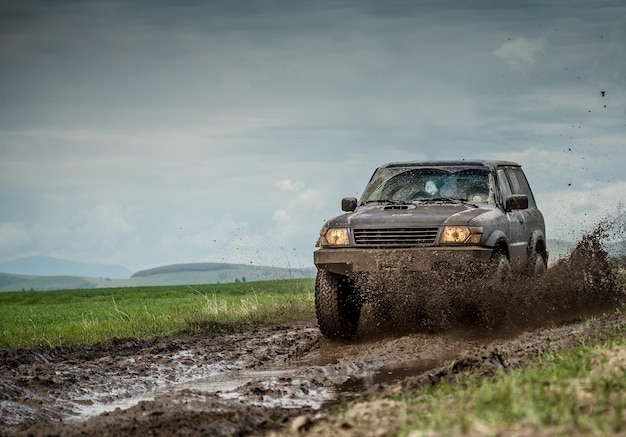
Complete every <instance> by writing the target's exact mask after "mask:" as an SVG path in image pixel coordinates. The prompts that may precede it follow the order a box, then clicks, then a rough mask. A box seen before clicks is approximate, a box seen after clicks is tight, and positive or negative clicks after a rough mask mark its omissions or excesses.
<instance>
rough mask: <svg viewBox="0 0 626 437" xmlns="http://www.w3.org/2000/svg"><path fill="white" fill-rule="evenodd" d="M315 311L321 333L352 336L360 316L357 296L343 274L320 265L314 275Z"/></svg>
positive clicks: (331, 336)
mask: <svg viewBox="0 0 626 437" xmlns="http://www.w3.org/2000/svg"><path fill="white" fill-rule="evenodd" d="M315 313H316V315H317V324H318V326H319V328H320V331H321V333H322V335H324V336H325V337H327V338H331V339H334V340H346V339H349V338H351V337H353V336H354V334H355V333H356V330H357V328H358V326H359V319H360V317H361V299H360V297H359V295H358V292H356V290H355V287H354V282H353V281H352V280H351V279H350V278H348V277H347V276H343V275H338V274H335V273H331V272H329V271H327V270H323V269H320V270H318V271H317V277H316V279H315Z"/></svg>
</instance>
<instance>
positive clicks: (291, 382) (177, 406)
mask: <svg viewBox="0 0 626 437" xmlns="http://www.w3.org/2000/svg"><path fill="white" fill-rule="evenodd" d="M599 229H600V228H599ZM605 237H606V233H603V232H602V231H597V232H596V233H592V234H591V235H589V236H586V237H585V238H583V239H582V240H581V242H580V244H579V245H578V246H577V248H576V249H575V250H574V251H573V253H572V254H571V256H570V257H568V258H567V259H565V260H562V261H560V262H558V263H557V264H556V265H554V266H553V267H552V268H550V269H549V270H548V272H547V273H546V274H544V275H543V276H542V277H541V278H539V279H538V280H537V281H536V282H533V283H528V282H526V283H524V284H522V281H521V280H520V278H512V279H511V280H510V281H509V282H507V283H505V284H502V283H499V284H487V285H481V286H473V285H472V283H471V282H465V281H464V282H460V283H459V282H452V281H451V280H449V279H448V278H438V279H437V281H435V282H434V283H433V282H430V283H428V287H424V285H425V284H426V283H425V282H424V278H412V281H415V280H416V279H418V280H419V281H418V282H407V278H406V277H403V276H402V275H399V277H395V278H393V277H390V276H389V275H388V274H387V273H385V275H387V276H386V277H385V275H382V276H381V278H383V279H384V281H381V284H380V286H381V287H382V289H383V290H385V291H386V292H388V293H396V294H398V293H400V294H401V293H405V294H406V296H407V300H406V302H404V303H401V304H400V305H397V307H396V308H393V309H392V308H389V312H390V314H391V312H392V311H395V312H396V313H395V314H403V315H402V316H401V317H397V316H393V317H389V318H388V319H387V320H381V317H380V313H379V312H378V313H377V312H376V311H375V308H374V307H375V305H376V304H375V303H373V304H371V305H366V306H365V307H364V316H363V320H362V321H361V325H360V327H359V332H358V333H357V338H356V339H355V340H354V341H352V342H349V343H339V342H331V341H328V340H326V339H324V338H322V337H321V335H320V334H319V331H318V329H317V327H316V326H315V323H314V322H313V321H304V322H301V323H299V324H291V325H285V326H274V327H264V328H258V329H254V330H250V331H246V332H240V333H233V334H207V335H205V336H186V337H183V336H178V337H160V338H154V339H150V340H137V339H131V338H128V339H113V340H110V341H108V342H105V343H101V344H96V345H66V346H60V347H55V348H50V347H43V346H34V347H25V348H20V349H15V350H1V351H0V435H7V436H9V435H33V436H52V435H64V436H66V435H67V436H74V435H76V436H77V435H263V434H276V435H290V434H292V433H294V432H299V433H311V434H317V435H324V434H325V433H337V432H336V431H337V430H344V431H345V430H346V429H347V430H348V431H346V432H348V433H349V429H350V426H351V425H350V424H337V423H334V422H333V421H334V419H333V416H332V414H331V411H332V408H334V406H336V405H337V404H343V405H345V406H346V407H348V408H349V412H350V414H354V415H356V416H358V417H357V419H355V420H354V422H355V423H356V422H359V421H360V422H362V423H367V420H366V418H367V414H368V411H370V412H371V410H372V409H373V408H375V407H380V408H386V409H387V410H386V411H387V412H388V413H389V414H387V415H386V416H387V417H388V423H385V424H383V425H382V426H383V428H384V429H383V434H384V433H392V432H394V430H396V429H397V428H396V426H397V423H396V422H397V420H396V419H394V416H393V413H392V412H393V408H394V406H393V405H387V404H385V405H382V404H380V403H377V404H368V406H367V407H363V406H362V404H361V402H363V401H365V400H368V399H370V398H371V397H372V396H375V395H377V394H380V393H386V392H392V391H393V390H395V388H394V387H398V385H400V386H402V387H405V388H406V387H408V388H412V389H413V388H415V389H417V388H419V387H420V386H422V385H426V384H436V383H438V382H439V381H455V380H456V378H458V377H459V375H462V374H466V373H470V372H471V373H473V374H476V375H479V376H480V375H491V374H493V373H494V372H495V371H496V370H499V369H503V368H509V367H511V368H515V367H518V366H519V365H520V364H521V363H523V362H526V361H529V360H533V359H535V358H536V357H537V356H539V355H540V354H541V353H542V352H543V351H545V350H558V349H564V348H569V347H573V346H576V345H578V344H580V342H581V341H583V340H584V339H586V338H593V337H596V336H601V335H603V333H607V332H613V331H614V330H615V329H618V328H619V327H622V328H623V326H624V324H625V323H626V315H624V314H623V311H622V312H620V311H615V309H616V308H620V307H623V305H624V287H623V285H620V283H619V281H618V278H617V276H616V267H615V265H612V261H611V260H610V259H609V258H608V256H607V252H606V251H605V250H604V248H603V245H602V244H601V241H602V239H603V238H605ZM416 283H417V284H421V287H420V289H421V290H424V289H426V290H427V292H425V293H422V294H421V295H419V296H417V295H416V294H415V293H414V292H413V290H414V289H415V284H416ZM385 287H386V288H385ZM498 292H499V293H500V294H497V293H498ZM416 296H417V297H416ZM411 299H413V300H415V299H418V301H419V303H420V305H418V306H417V307H416V306H415V305H413V304H410V303H411V302H413V300H411ZM419 299H421V300H419ZM418 307H419V308H420V309H423V310H422V311H420V312H419V317H416V316H415V313H416V309H417V308H418ZM376 314H378V315H376ZM589 314H605V315H603V316H602V317H593V318H590V319H587V320H585V319H584V317H583V316H585V315H589ZM385 326H392V327H393V328H392V329H384V327H385ZM359 415H360V416H359ZM348 417H350V415H348ZM359 418H360V419H359ZM377 426H381V425H380V424H377Z"/></svg>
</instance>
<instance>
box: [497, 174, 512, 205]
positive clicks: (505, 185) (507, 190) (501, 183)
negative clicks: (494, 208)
mask: <svg viewBox="0 0 626 437" xmlns="http://www.w3.org/2000/svg"><path fill="white" fill-rule="evenodd" d="M498 188H500V194H501V196H502V202H505V201H506V198H507V197H509V196H510V195H511V194H512V192H511V187H510V186H509V181H508V177H507V175H506V173H505V172H504V170H498Z"/></svg>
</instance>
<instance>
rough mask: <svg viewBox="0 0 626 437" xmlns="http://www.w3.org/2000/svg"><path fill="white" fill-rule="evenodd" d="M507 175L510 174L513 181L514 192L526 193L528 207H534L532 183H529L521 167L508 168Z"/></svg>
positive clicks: (512, 188) (510, 179)
mask: <svg viewBox="0 0 626 437" xmlns="http://www.w3.org/2000/svg"><path fill="white" fill-rule="evenodd" d="M506 173H507V175H508V176H509V181H510V182H511V190H512V191H513V194H525V195H526V196H527V197H528V207H529V208H534V207H535V206H536V205H535V198H534V197H533V193H532V191H531V190H530V185H528V180H527V179H526V175H525V174H524V172H523V171H522V169H521V168H519V167H517V168H508V169H507V170H506Z"/></svg>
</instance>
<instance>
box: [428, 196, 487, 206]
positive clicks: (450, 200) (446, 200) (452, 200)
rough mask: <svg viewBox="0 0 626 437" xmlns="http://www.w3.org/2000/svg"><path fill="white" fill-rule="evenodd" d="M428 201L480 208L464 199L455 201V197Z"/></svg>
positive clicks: (435, 198)
mask: <svg viewBox="0 0 626 437" xmlns="http://www.w3.org/2000/svg"><path fill="white" fill-rule="evenodd" d="M425 200H426V201H430V202H450V203H458V204H461V205H469V206H473V207H474V208H478V205H476V204H474V203H471V202H468V201H467V200H464V199H455V198H453V197H433V198H432V199H425Z"/></svg>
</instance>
